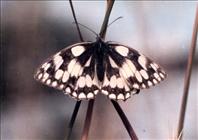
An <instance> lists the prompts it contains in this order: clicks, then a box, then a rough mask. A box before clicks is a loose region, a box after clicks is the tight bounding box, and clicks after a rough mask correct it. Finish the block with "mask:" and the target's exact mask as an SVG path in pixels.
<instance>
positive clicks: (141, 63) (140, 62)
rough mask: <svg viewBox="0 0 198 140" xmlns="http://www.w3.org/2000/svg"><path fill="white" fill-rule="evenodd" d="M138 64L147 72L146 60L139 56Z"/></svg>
mask: <svg viewBox="0 0 198 140" xmlns="http://www.w3.org/2000/svg"><path fill="white" fill-rule="evenodd" d="M138 62H139V64H140V65H141V66H142V67H143V68H144V69H145V70H147V67H146V63H147V60H146V58H145V57H144V56H143V55H140V56H139V57H138Z"/></svg>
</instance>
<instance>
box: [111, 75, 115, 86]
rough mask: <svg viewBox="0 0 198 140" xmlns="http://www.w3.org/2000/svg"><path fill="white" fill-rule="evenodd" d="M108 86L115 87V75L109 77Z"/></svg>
mask: <svg viewBox="0 0 198 140" xmlns="http://www.w3.org/2000/svg"><path fill="white" fill-rule="evenodd" d="M110 86H111V88H115V87H116V76H115V75H113V76H112V77H111V80H110Z"/></svg>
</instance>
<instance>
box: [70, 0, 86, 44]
mask: <svg viewBox="0 0 198 140" xmlns="http://www.w3.org/2000/svg"><path fill="white" fill-rule="evenodd" d="M69 4H70V7H71V10H72V15H73V18H74V22H75V24H76V28H77V30H78V35H79V37H80V41H83V37H82V34H81V31H80V28H79V26H78V22H77V18H76V14H75V11H74V6H73V3H72V0H69Z"/></svg>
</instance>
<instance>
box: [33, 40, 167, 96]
mask: <svg viewBox="0 0 198 140" xmlns="http://www.w3.org/2000/svg"><path fill="white" fill-rule="evenodd" d="M165 77H166V73H165V72H164V71H163V70H162V68H160V67H159V65H157V64H156V63H154V62H153V61H151V60H150V59H149V58H147V57H145V56H144V55H143V54H140V53H139V52H137V51H136V50H134V49H132V48H130V47H128V46H125V45H122V44H119V43H115V42H104V41H103V40H102V39H101V38H100V37H97V40H96V42H82V43H77V44H74V45H72V46H69V47H67V48H65V49H63V50H61V51H60V52H58V53H57V54H55V55H54V56H52V57H50V58H49V59H48V60H47V61H46V62H45V63H44V64H43V65H41V67H40V68H39V69H38V70H37V72H36V74H35V79H36V80H38V81H40V82H41V83H43V84H45V85H48V86H50V87H53V88H57V89H59V90H61V91H63V92H64V93H65V94H68V95H70V96H71V97H73V98H75V99H77V100H83V99H93V98H95V96H96V95H97V94H98V93H103V94H105V95H107V96H108V97H109V98H110V99H113V100H126V99H128V98H129V97H130V96H131V94H136V93H139V91H140V89H144V88H149V87H150V86H153V85H155V84H157V83H159V82H160V81H162V80H163V79H164V78H165Z"/></svg>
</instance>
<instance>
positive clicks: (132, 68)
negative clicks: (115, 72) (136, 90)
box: [126, 59, 136, 73]
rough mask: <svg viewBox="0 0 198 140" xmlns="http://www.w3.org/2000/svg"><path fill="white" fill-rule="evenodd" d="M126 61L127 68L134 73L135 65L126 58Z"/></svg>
mask: <svg viewBox="0 0 198 140" xmlns="http://www.w3.org/2000/svg"><path fill="white" fill-rule="evenodd" d="M126 63H127V64H128V66H129V68H130V69H131V70H132V72H133V73H135V71H136V67H135V65H134V64H133V63H132V62H131V61H130V60H129V59H126Z"/></svg>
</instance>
